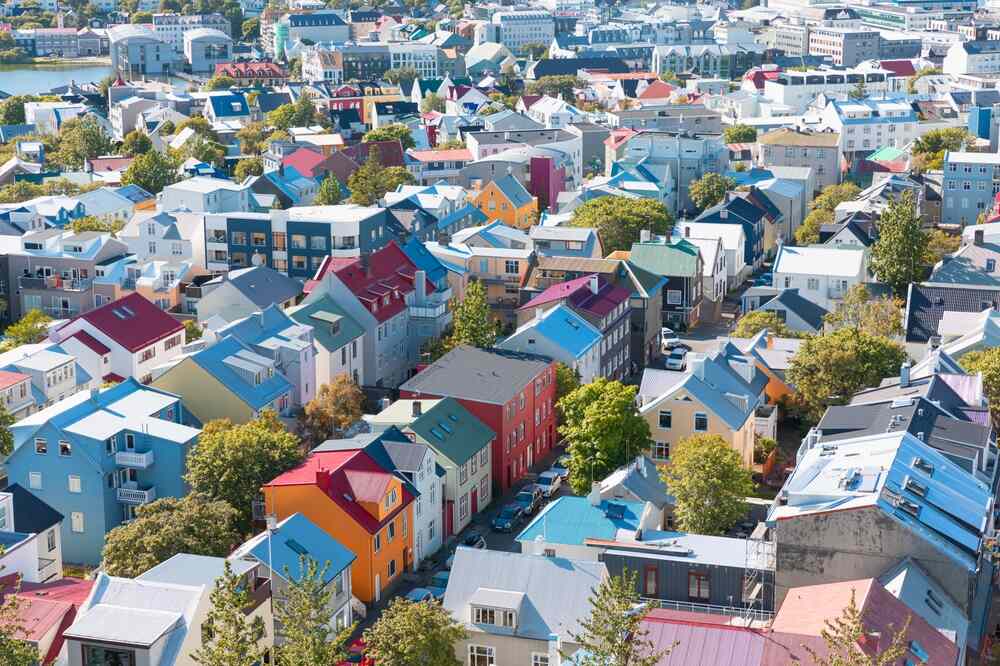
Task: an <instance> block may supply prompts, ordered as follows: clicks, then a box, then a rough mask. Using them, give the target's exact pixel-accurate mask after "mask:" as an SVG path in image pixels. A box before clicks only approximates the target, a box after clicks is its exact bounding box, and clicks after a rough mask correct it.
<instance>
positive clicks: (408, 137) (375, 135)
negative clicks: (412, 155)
mask: <svg viewBox="0 0 1000 666" xmlns="http://www.w3.org/2000/svg"><path fill="white" fill-rule="evenodd" d="M395 139H399V141H400V143H402V144H403V150H406V149H407V148H413V147H414V146H416V145H417V144H416V142H415V141H414V140H413V134H412V133H411V132H410V128H409V127H407V126H406V125H404V124H402V123H393V124H391V125H386V126H385V127H378V128H376V129H373V130H370V131H368V132H366V133H365V135H364V136H363V137H361V140H362V141H363V142H364V143H371V142H372V141H394V140H395Z"/></svg>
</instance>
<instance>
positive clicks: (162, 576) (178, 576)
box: [136, 553, 257, 589]
mask: <svg viewBox="0 0 1000 666" xmlns="http://www.w3.org/2000/svg"><path fill="white" fill-rule="evenodd" d="M229 565H230V566H231V567H232V569H233V573H234V574H236V575H237V576H242V575H243V574H245V573H246V572H247V571H249V570H250V569H253V568H254V567H255V566H257V565H256V563H255V562H250V561H248V560H232V561H230V562H229ZM225 567H226V558H224V557H212V556H209V555H190V554H188V553H178V554H177V555H174V556H173V557H171V558H170V559H169V560H166V561H164V562H160V563H159V564H157V565H156V566H155V567H153V568H152V569H149V570H148V571H146V572H144V573H142V574H140V575H139V576H137V577H136V580H142V581H147V582H154V583H170V584H172V585H205V586H208V588H209V589H211V588H212V586H213V585H215V580H216V579H217V578H218V577H219V576H221V575H222V574H223V573H224V572H225Z"/></svg>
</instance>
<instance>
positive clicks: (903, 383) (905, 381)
mask: <svg viewBox="0 0 1000 666" xmlns="http://www.w3.org/2000/svg"><path fill="white" fill-rule="evenodd" d="M909 385H910V362H909V361H903V364H902V365H900V366H899V388H906V387H907V386H909Z"/></svg>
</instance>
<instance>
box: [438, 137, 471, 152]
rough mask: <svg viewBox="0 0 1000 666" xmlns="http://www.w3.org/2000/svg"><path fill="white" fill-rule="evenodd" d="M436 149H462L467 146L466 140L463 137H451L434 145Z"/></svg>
mask: <svg viewBox="0 0 1000 666" xmlns="http://www.w3.org/2000/svg"><path fill="white" fill-rule="evenodd" d="M434 148H435V149H436V150H461V149H462V148H465V142H464V141H462V140H461V139H449V140H448V141H445V142H443V143H439V144H438V145H436V146H434Z"/></svg>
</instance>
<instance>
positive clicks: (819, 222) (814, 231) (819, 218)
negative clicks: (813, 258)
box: [795, 208, 833, 245]
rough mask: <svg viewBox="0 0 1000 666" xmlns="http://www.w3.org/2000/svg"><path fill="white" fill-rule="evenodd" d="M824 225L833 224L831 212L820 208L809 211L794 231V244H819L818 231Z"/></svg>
mask: <svg viewBox="0 0 1000 666" xmlns="http://www.w3.org/2000/svg"><path fill="white" fill-rule="evenodd" d="M824 224H833V213H832V212H830V211H828V210H825V209H822V208H818V209H816V210H813V211H810V213H809V214H808V215H806V219H804V220H802V224H800V225H799V228H798V229H796V230H795V242H796V243H797V244H798V245H813V244H815V243H819V230H820V227H822V226H823V225H824Z"/></svg>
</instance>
